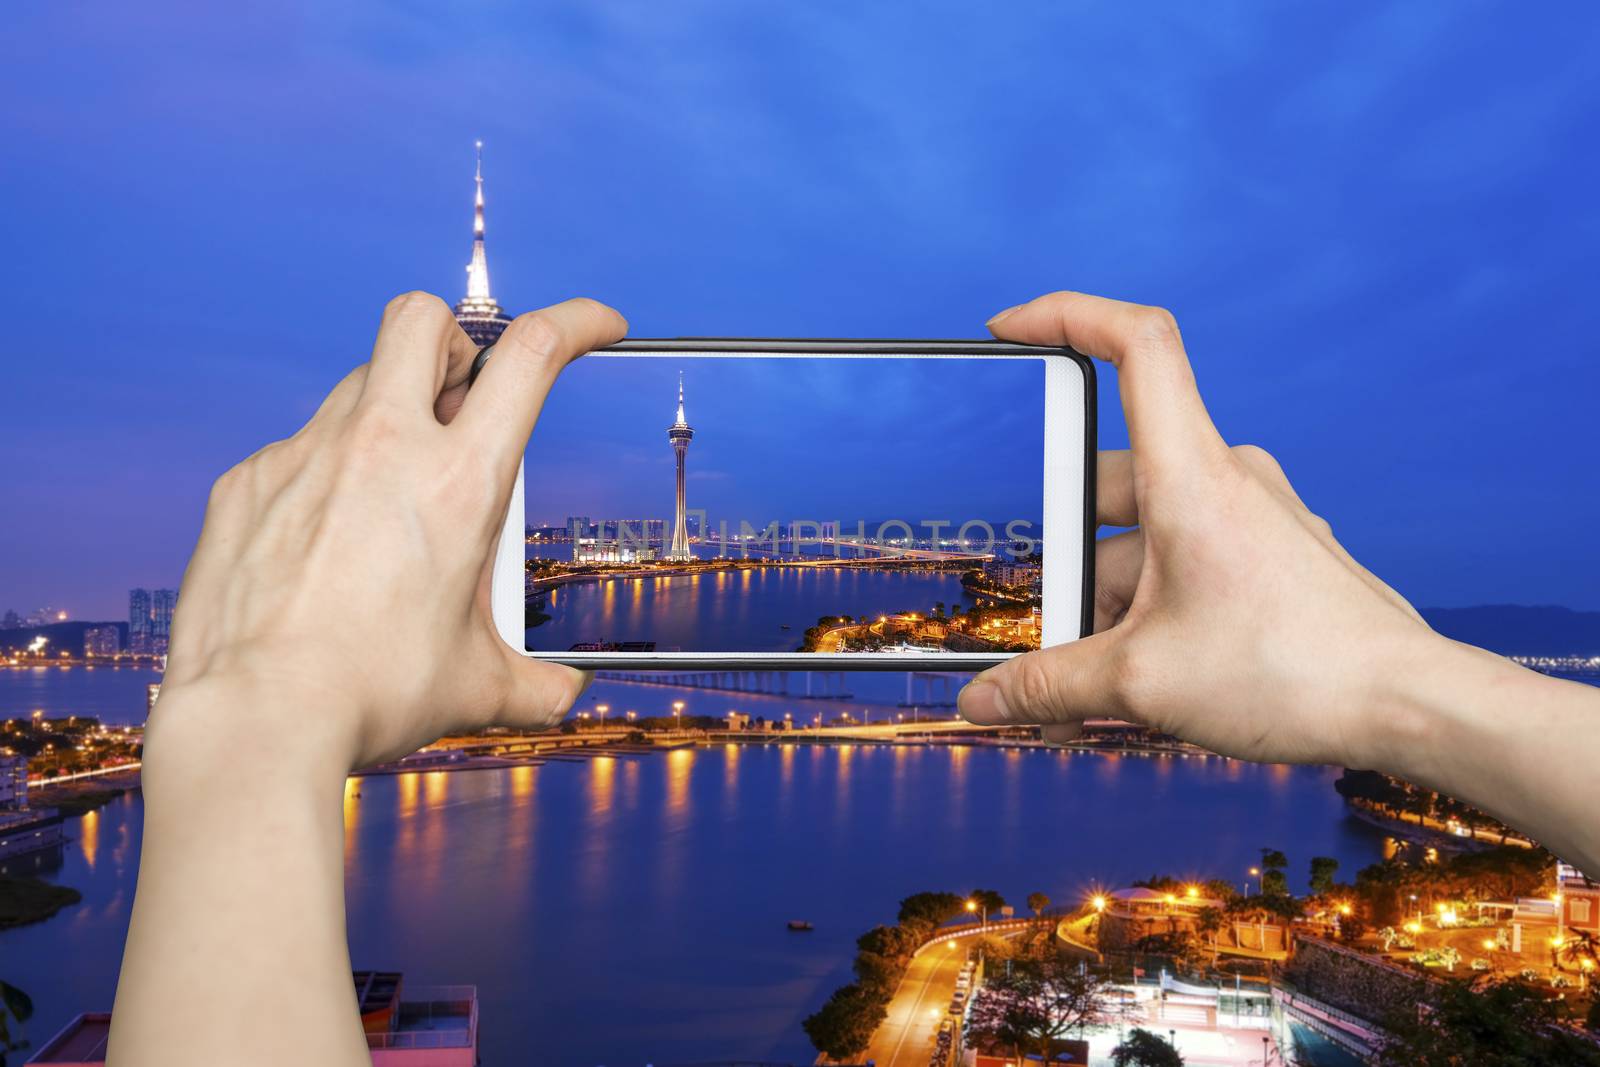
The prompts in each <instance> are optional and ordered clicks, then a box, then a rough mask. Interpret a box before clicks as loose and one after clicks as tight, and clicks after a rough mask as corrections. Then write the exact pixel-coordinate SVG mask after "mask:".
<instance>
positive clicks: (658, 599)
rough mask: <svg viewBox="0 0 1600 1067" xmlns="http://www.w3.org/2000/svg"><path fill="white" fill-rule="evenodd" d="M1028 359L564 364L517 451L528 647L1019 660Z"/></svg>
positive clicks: (1036, 506) (1035, 463) (1033, 473)
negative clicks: (521, 453) (1008, 656)
mask: <svg viewBox="0 0 1600 1067" xmlns="http://www.w3.org/2000/svg"><path fill="white" fill-rule="evenodd" d="M1045 364H1046V360H1045V359H1042V358H996V357H990V356H972V357H961V356H937V357H916V356H878V355H850V356H832V355H818V356H806V355H767V354H760V355H744V354H724V353H717V354H695V353H681V352H661V353H648V352H646V353H640V352H630V353H625V354H605V353H597V354H592V355H589V356H586V357H584V358H583V359H580V360H578V361H577V362H576V363H574V364H572V365H571V366H569V367H568V368H566V369H565V370H563V371H562V373H561V375H560V377H559V378H558V379H557V381H556V384H555V387H554V389H553V390H552V392H551V394H550V397H549V399H548V401H547V402H546V405H545V408H544V410H543V412H542V413H541V415H540V418H539V423H538V426H537V428H536V429H535V431H534V433H533V436H532V439H531V441H530V442H529V448H528V452H527V457H526V464H525V475H526V483H525V495H524V501H525V504H524V506H525V512H526V529H525V543H526V558H525V572H524V592H525V595H526V613H525V622H526V629H525V640H526V647H527V649H528V650H529V651H531V652H543V653H608V652H609V653H622V654H634V655H639V654H653V653H675V652H676V653H700V654H708V653H743V654H774V653H831V654H840V653H845V654H858V655H862V656H867V655H884V654H900V655H916V656H930V657H932V656H938V655H941V654H948V653H968V654H991V653H1006V652H1019V651H1026V650H1029V649H1034V648H1038V647H1039V646H1040V640H1041V633H1042V630H1043V623H1042V591H1043V588H1044V580H1043V578H1044V576H1043V566H1044V540H1043V538H1044V534H1045V530H1044V525H1043V523H1044V518H1045V509H1044V506H1043V501H1044V481H1045V437H1044V434H1045V417H1044V416H1045V412H1044V404H1045V375H1046V366H1045Z"/></svg>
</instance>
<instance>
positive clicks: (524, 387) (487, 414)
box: [452, 297, 628, 483]
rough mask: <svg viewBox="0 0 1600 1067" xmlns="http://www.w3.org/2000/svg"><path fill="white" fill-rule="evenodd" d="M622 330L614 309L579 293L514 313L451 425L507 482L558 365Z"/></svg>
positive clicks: (610, 340) (612, 339) (606, 342)
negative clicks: (470, 440) (475, 445)
mask: <svg viewBox="0 0 1600 1067" xmlns="http://www.w3.org/2000/svg"><path fill="white" fill-rule="evenodd" d="M627 332H628V323H627V320H626V319H624V318H623V317H622V316H621V315H619V314H617V312H616V311H614V310H612V309H611V308H609V307H607V306H606V305H604V304H602V303H600V302H599V301H597V300H589V299H586V298H582V297H580V298H578V299H576V300H566V301H563V302H562V303H560V304H555V305H553V306H551V307H547V308H542V309H541V310H539V311H530V312H528V313H527V314H525V315H519V316H517V318H516V319H515V321H513V322H512V323H511V325H510V326H507V327H506V331H505V333H503V334H501V335H500V339H499V340H498V341H496V342H495V343H494V353H493V356H492V358H490V359H489V361H488V362H487V363H485V364H484V365H483V370H482V371H481V372H480V373H479V375H478V380H477V382H476V383H475V384H474V385H473V386H472V390H471V391H470V392H469V393H468V394H467V397H466V402H465V403H464V404H463V405H462V408H461V413H460V414H459V415H457V416H456V419H455V421H454V422H453V423H452V425H453V426H455V427H458V428H459V429H460V431H461V432H462V433H465V434H467V435H469V436H471V437H473V438H475V439H476V441H477V442H478V446H479V447H480V448H481V449H482V450H483V451H484V452H485V453H486V454H487V455H488V456H489V457H490V459H491V461H492V462H493V463H495V465H496V466H497V467H499V468H501V474H502V475H504V477H505V478H506V479H507V481H508V483H509V480H510V479H511V478H513V477H514V476H515V475H516V470H517V466H518V465H519V464H521V462H522V453H523V451H524V450H525V449H526V448H527V447H528V438H529V436H531V435H532V433H533V426H534V423H535V422H537V421H538V419H539V411H540V409H541V408H543V407H544V399H545V397H546V396H548V395H549V394H550V386H551V385H552V384H554V382H555V380H556V375H557V374H559V373H560V372H561V368H562V367H565V366H566V365H567V364H568V363H570V362H572V361H573V360H574V359H577V358H578V357H579V356H581V355H583V354H584V353H585V352H592V351H593V350H595V349H596V348H604V347H605V346H606V345H609V344H613V343H615V342H617V341H620V340H622V338H623V337H624V336H625V335H626V334H627Z"/></svg>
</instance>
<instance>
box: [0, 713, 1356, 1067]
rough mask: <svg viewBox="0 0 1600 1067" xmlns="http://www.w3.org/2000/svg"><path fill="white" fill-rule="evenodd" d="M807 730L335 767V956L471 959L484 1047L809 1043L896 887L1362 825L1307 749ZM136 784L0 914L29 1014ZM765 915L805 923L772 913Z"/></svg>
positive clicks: (47, 990) (130, 862) (1057, 891)
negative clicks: (1256, 757) (811, 739)
mask: <svg viewBox="0 0 1600 1067" xmlns="http://www.w3.org/2000/svg"><path fill="white" fill-rule="evenodd" d="M806 749H807V752H806V753H804V754H802V753H801V752H799V751H798V746H797V744H796V743H794V742H792V741H784V742H780V743H776V744H772V745H765V746H755V745H751V746H743V747H738V748H733V749H730V748H728V747H726V746H723V745H717V746H715V747H712V748H706V749H702V750H699V751H698V752H696V751H692V750H689V749H680V750H674V751H671V752H662V753H651V754H647V755H641V756H637V757H634V756H623V757H615V758H611V757H607V758H603V759H595V760H592V761H585V762H568V761H551V762H549V763H546V764H543V765H541V766H538V767H533V766H527V765H523V766H516V767H510V768H506V769H503V770H478V771H472V772H459V773H441V772H431V773H426V774H417V773H407V774H402V775H394V776H382V775H380V776H371V777H368V778H363V779H360V783H359V791H360V793H361V794H362V795H361V798H360V799H359V800H356V799H354V797H353V793H351V792H350V791H349V789H350V787H348V786H347V792H346V835H347V836H346V849H347V855H348V860H347V869H348V872H349V877H348V883H347V885H348V889H347V894H348V901H349V911H348V925H349V935H350V941H351V951H352V960H353V962H354V963H355V964H356V965H357V966H381V967H394V968H396V969H401V970H404V971H405V972H406V973H407V975H408V977H409V978H410V979H412V980H414V981H416V982H418V983H419V984H428V983H431V982H439V983H450V982H471V983H474V984H476V985H477V986H478V988H479V993H480V998H481V1010H482V1013H483V1020H484V1025H483V1028H482V1031H481V1042H482V1049H481V1056H482V1060H483V1062H484V1063H486V1064H490V1063H523V1062H527V1060H528V1052H527V1050H528V1049H529V1048H530V1047H535V1045H537V1046H538V1047H539V1048H540V1055H539V1057H538V1058H539V1060H540V1062H549V1063H558V1064H578V1063H591V1064H592V1063H616V1062H629V1063H660V1062H702V1061H703V1060H704V1059H705V1057H706V1056H707V1052H708V1050H707V1041H708V1040H712V1043H713V1044H714V1045H715V1046H716V1047H715V1054H716V1055H719V1056H726V1057H728V1058H734V1057H738V1058H744V1059H750V1060H760V1061H764V1062H791V1063H798V1062H809V1061H810V1056H809V1055H808V1044H807V1041H806V1038H805V1036H804V1034H803V1033H802V1032H801V1031H800V1030H799V1027H798V1026H797V1020H798V1019H800V1018H802V1017H804V1016H805V1015H806V1014H807V1013H809V1012H811V1011H813V1010H815V1008H816V1006H817V1005H818V1004H819V1003H820V1002H821V999H822V998H823V997H824V996H825V995H826V993H827V991H828V989H830V988H832V987H833V986H835V985H838V984H840V983H842V982H844V981H847V980H848V966H849V960H850V957H851V955H852V954H853V952H854V946H853V939H854V938H855V937H856V936H857V935H858V934H859V933H860V932H861V931H863V930H865V929H867V928H869V927H870V926H872V925H873V924H874V923H879V922H884V921H887V920H892V919H893V917H894V912H895V907H896V904H897V902H898V901H899V900H900V899H901V898H902V897H904V896H905V895H907V894H908V893H910V892H915V891H917V890H922V889H949V890H953V891H963V890H966V889H968V888H970V887H971V886H973V885H975V884H976V885H992V886H994V887H995V888H996V889H998V890H1000V891H1001V892H1002V893H1004V894H1005V895H1006V896H1007V898H1008V899H1010V900H1011V901H1012V902H1017V901H1020V900H1021V899H1023V898H1024V897H1025V896H1026V895H1027V894H1028V893H1030V892H1033V891H1035V890H1039V891H1043V892H1045V893H1046V894H1047V895H1049V896H1051V897H1052V898H1054V899H1056V900H1058V901H1062V902H1066V901H1071V900H1078V899H1082V896H1083V893H1084V892H1085V891H1086V890H1087V889H1088V887H1091V886H1096V885H1099V886H1108V887H1113V888H1115V887H1118V886H1122V885H1127V884H1129V883H1130V882H1131V880H1133V879H1135V878H1141V877H1147V876H1149V875H1150V874H1153V873H1164V872H1170V873H1173V874H1185V873H1192V874H1194V875H1196V876H1215V877H1228V878H1234V877H1237V876H1238V873H1239V872H1241V871H1243V870H1245V869H1246V868H1248V867H1249V866H1250V865H1251V864H1252V863H1256V862H1259V858H1260V853H1259V851H1258V850H1259V849H1260V848H1261V847H1262V846H1263V845H1271V846H1274V847H1280V848H1284V849H1285V850H1286V851H1288V852H1289V853H1290V856H1291V873H1292V874H1293V875H1294V877H1295V880H1296V883H1297V885H1296V888H1297V889H1298V888H1303V886H1301V885H1300V884H1299V882H1300V880H1301V878H1302V877H1303V872H1304V870H1305V860H1306V857H1309V856H1312V855H1328V856H1334V857H1336V858H1338V859H1339V860H1340V863H1341V867H1342V868H1343V869H1346V870H1359V869H1360V868H1361V867H1363V866H1365V865H1366V864H1368V863H1371V862H1373V861H1374V860H1375V859H1377V858H1378V857H1379V856H1380V855H1381V852H1382V847H1383V842H1382V834H1381V833H1379V832H1377V831H1376V830H1374V829H1372V828H1371V827H1368V826H1367V825H1366V824H1364V823H1361V822H1359V821H1358V820H1354V819H1351V818H1349V817H1347V815H1346V813H1345V810H1344V807H1343V803H1342V801H1341V800H1340V799H1339V797H1338V795H1337V794H1336V793H1335V792H1334V790H1333V788H1332V782H1331V778H1332V775H1331V774H1330V773H1329V772H1326V771H1323V770H1319V769H1314V768H1290V769H1288V771H1287V773H1286V772H1285V771H1284V770H1280V769H1275V768H1274V769H1269V768H1262V767H1258V766H1255V765H1251V764H1233V763H1228V762H1223V761H1217V760H1198V759H1191V760H1169V761H1166V762H1167V764H1168V765H1167V766H1165V767H1162V766H1160V764H1161V763H1162V762H1163V761H1162V760H1160V759H1140V758H1131V759H1130V758H1120V757H1107V756H1102V755H1086V754H1076V755H1075V754H1071V753H1069V752H1064V751H1058V752H1054V753H1046V752H1043V751H1031V750H1030V751H1022V752H1015V751H1013V752H1007V751H1004V750H996V749H989V748H968V747H965V746H937V747H934V746H928V747H922V746H895V747H894V748H892V750H890V751H883V750H880V749H876V748H874V747H870V746H862V745H855V746H851V747H848V748H846V747H843V746H841V747H838V748H828V747H824V746H817V745H807V746H806ZM846 804H848V805H849V813H850V817H849V818H839V819H835V818H834V817H833V814H832V813H830V810H829V809H830V808H834V809H837V810H838V811H839V812H842V811H843V810H844V807H845V805H846ZM141 810H142V809H141V807H140V803H139V801H138V799H137V797H136V796H130V797H129V798H127V799H125V800H124V801H120V802H118V803H116V804H113V805H111V806H109V807H107V808H105V809H103V810H102V812H101V813H100V815H99V817H98V820H97V821H96V822H88V821H85V822H82V823H81V824H80V827H79V828H77V829H76V831H75V834H74V837H75V838H76V841H75V843H74V844H72V845H71V846H70V847H69V849H68V857H67V860H66V866H65V867H64V869H63V870H62V872H61V873H60V875H59V880H60V881H61V882H63V883H64V884H71V885H74V886H77V887H79V888H81V889H82V890H83V891H84V893H85V907H83V908H82V909H81V911H79V912H78V913H77V914H75V915H74V916H73V921H72V922H71V923H58V922H50V923H41V924H37V925H35V926H32V927H26V928H23V929H20V930H11V931H4V932H0V957H3V958H4V959H7V960H12V959H16V960H26V961H28V962H27V967H26V970H27V972H28V978H29V980H30V984H29V991H30V992H31V993H33V995H34V997H35V1001H36V1003H37V1004H38V1005H39V1012H38V1014H37V1015H36V1018H35V1022H34V1024H33V1026H34V1027H35V1028H36V1030H42V1031H44V1032H46V1033H51V1032H54V1031H55V1030H56V1029H58V1028H59V1027H60V1026H61V1025H63V1024H64V1023H65V1022H66V1021H67V1020H68V1019H69V1018H71V1015H72V1014H73V1013H76V1012H77V1011H81V1010H84V1009H85V1008H92V1007H97V1006H104V1005H108V1004H109V1003H110V1000H111V996H112V993H113V992H114V982H115V974H116V964H117V957H118V953H119V951H120V944H121V939H122V935H123V932H124V924H125V923H126V918H127V912H126V904H125V901H124V903H122V904H116V905H115V906H113V904H114V902H116V901H118V900H119V899H122V898H124V897H125V896H126V895H127V894H130V893H131V889H132V881H133V877H134V874H135V871H136V869H137V863H136V860H137V840H138V825H137V819H138V814H139V812H140V811H141ZM91 829H92V830H93V833H92V834H91V833H90V832H89V831H90V830H91ZM113 856H118V857H119V858H118V861H117V862H115V863H112V862H102V861H104V860H108V859H110V858H112V857H113ZM791 918H805V919H809V920H811V921H812V922H814V923H815V924H816V931H815V933H814V934H811V935H806V936H805V937H799V936H797V935H792V934H790V933H788V931H787V930H786V929H785V928H784V923H785V922H786V921H787V920H788V919H791ZM553 976H554V977H553ZM619 1004H621V1005H627V1010H619V1008H618V1007H617V1005H619ZM730 1019H731V1020H736V1021H737V1022H736V1024H734V1025H730V1023H729V1020H730Z"/></svg>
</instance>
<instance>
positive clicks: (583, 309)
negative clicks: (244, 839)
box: [150, 293, 627, 779]
mask: <svg viewBox="0 0 1600 1067" xmlns="http://www.w3.org/2000/svg"><path fill="white" fill-rule="evenodd" d="M626 329H627V324H626V323H625V322H624V321H623V319H622V317H621V316H620V315H618V314H617V313H616V312H615V311H612V310H611V309H610V308H608V307H605V306H604V305H602V304H598V303H595V302H593V301H589V300H570V301H567V302H566V303H563V304H557V305H556V306H554V307H551V308H546V309H545V310H543V311H536V312H532V313H530V314H527V315H523V316H521V317H519V318H518V319H517V320H516V321H515V322H513V323H512V324H511V325H510V326H509V327H508V328H507V329H506V332H505V334H504V336H502V337H501V338H500V340H499V342H498V343H497V344H496V346H495V350H494V357H493V358H492V359H491V360H489V362H488V363H487V364H486V365H485V366H484V368H483V371H482V373H481V375H480V377H479V379H478V382H477V384H476V385H475V386H474V388H473V390H472V392H471V394H470V395H469V394H468V393H467V374H468V371H469V369H470V367H471V363H472V360H473V357H474V356H475V355H476V353H477V346H476V345H474V344H473V343H472V341H471V340H470V339H469V338H468V337H467V335H466V334H465V333H464V332H462V330H461V328H460V326H458V325H457V324H456V322H455V319H454V318H453V317H452V315H451V313H450V309H449V307H447V306H446V305H445V303H444V302H443V301H442V300H440V299H438V298H437V297H434V296H429V295H427V294H425V293H407V294H405V295H403V296H400V297H397V298H396V299H395V300H393V301H391V302H390V304H389V305H388V307H387V308H385V309H384V313H383V321H382V324H381V325H380V326H379V329H378V338H377V343H376V344H375V345H374V347H373V352H372V360H371V362H370V363H366V364H363V365H362V366H360V367H357V368H356V369H355V370H354V371H353V372H351V374H350V375H349V376H348V377H346V378H345V379H344V381H342V382H341V383H339V385H338V387H337V388H335V389H334V390H333V392H332V393H331V394H329V396H328V398H327V399H326V400H325V401H324V402H323V404H322V406H321V408H320V409H318V411H317V413H316V415H315V416H313V417H312V419H311V421H310V422H309V423H307V424H306V426H305V427H304V428H303V429H301V430H300V432H298V433H296V434H295V435H294V436H293V437H291V438H289V439H288V440H287V441H279V442H277V443H275V444H271V445H268V446H267V447H266V448H264V449H262V450H261V451H260V452H257V453H256V454H255V455H253V456H251V457H250V458H249V459H247V460H245V461H244V462H243V463H241V464H239V465H238V466H236V467H234V468H233V469H232V470H230V471H228V472H227V473H226V474H224V475H223V476H222V477H221V478H220V479H218V481H217V483H216V485H215V487H214V488H213V489H212V492H211V500H210V502H209V504H208V505H207V508H206V519H205V527H204V530H203V531H202V533H201V535H200V542H199V545H198V547H197V548H196V549H195V553H194V557H193V559H192V560H191V561H190V563H189V569H188V572H187V573H186V574H185V576H184V579H183V587H182V597H181V600H180V603H179V607H178V611H177V616H176V619H175V620H174V624H173V636H172V647H171V654H170V657H169V660H168V664H167V671H166V677H165V682H164V685H163V691H162V695H161V700H160V706H158V707H157V709H156V711H155V713H154V715H153V717H152V721H151V724H150V739H151V748H152V751H153V753H154V754H155V755H156V756H159V755H160V753H161V750H162V746H163V745H166V744H169V743H171V742H172V741H173V740H174V738H175V737H177V736H180V735H185V734H187V733H189V732H190V731H193V730H196V729H199V730H205V731H210V732H215V731H217V730H219V729H227V728H228V726H229V725H231V724H230V723H229V720H230V718H236V717H238V718H242V717H246V715H247V714H248V718H249V722H248V723H247V724H242V725H245V726H246V727H247V729H248V730H250V731H251V733H252V734H253V736H255V737H257V738H265V737H268V736H270V737H272V738H274V743H275V744H281V743H282V739H284V738H286V737H292V738H295V739H298V741H299V742H300V743H301V744H303V745H304V746H306V747H308V748H311V749H314V750H315V751H316V752H317V753H318V754H320V755H322V756H324V757H326V758H327V760H328V761H329V763H330V764H331V767H330V769H332V770H336V771H337V772H338V774H339V777H340V778H341V779H342V777H343V773H344V772H345V771H348V770H349V769H351V768H352V767H356V766H361V765H364V764H369V763H372V762H376V761H380V760H386V759H394V758H397V757H399V756H402V755H405V754H406V753H409V752H412V751H414V750H416V749H417V748H419V747H421V746H422V745H424V744H427V743H428V742H430V741H433V740H435V739H436V738H438V737H439V736H441V735H442V734H445V733H447V732H451V731H455V730H469V729H478V728H481V727H485V726H490V725H506V726H515V727H522V728H532V729H539V728H543V727H548V726H552V725H554V724H555V723H556V722H557V721H559V720H560V719H561V717H562V716H563V715H564V714H565V713H566V711H567V709H568V708H569V707H570V706H571V704H572V702H573V700H574V699H576V697H577V695H578V693H579V692H580V691H581V690H582V687H583V684H584V681H585V677H584V675H582V674H581V673H580V672H578V671H574V670H571V669H569V668H566V667H561V666H557V665H555V664H550V663H543V662H538V661H534V660H530V659H527V658H525V657H523V656H520V655H518V654H517V653H516V652H515V651H513V650H512V649H510V648H508V647H507V646H506V644H505V642H504V641H503V640H502V639H501V638H500V636H499V635H498V634H497V633H496V631H495V628H494V625H493V622H492V621H491V619H490V615H489V582H490V572H491V569H492V564H493V559H494V552H495V546H496V541H497V538H498V536H499V533H500V530H501V524H502V523H503V522H504V520H505V514H506V507H507V502H508V500H509V499H510V494H511V489H512V485H513V483H514V481H515V478H516V472H517V469H518V467H519V465H520V464H521V462H522V454H523V450H524V449H525V448H526V446H527V441H528V435H529V434H530V433H531V432H532V429H533V424H534V420H535V419H536V418H537V417H538V414H539V409H540V407H541V405H542V404H543V402H544V398H545V396H546V394H547V393H548V392H549V390H550V386H551V383H552V382H553V381H554V380H555V377H556V374H557V373H558V372H559V371H560V370H561V368H562V367H563V366H565V365H566V364H567V363H568V362H569V361H571V360H572V359H574V358H575V357H577V356H580V355H582V354H583V353H585V352H587V351H589V350H591V349H594V348H598V347H601V346H603V345H607V344H610V343H612V342H614V341H616V340H618V339H620V338H621V337H622V336H623V334H624V333H625V332H626ZM195 693H204V694H206V699H203V700H190V699H186V697H187V696H188V695H191V694H195ZM245 696H259V697H263V698H265V699H260V700H247V699H243V697H245ZM246 707H248V708H249V711H248V713H246V712H245V711H243V710H241V709H243V708H246ZM313 707H314V708H315V709H316V710H315V711H312V710H311V709H312V708H313ZM164 712H168V714H163V713H164ZM263 715H266V716H268V718H266V719H265V721H263V719H262V716H263ZM175 718H176V719H177V720H179V721H174V720H175Z"/></svg>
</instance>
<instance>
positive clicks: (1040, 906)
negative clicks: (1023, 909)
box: [1028, 893, 1050, 917]
mask: <svg viewBox="0 0 1600 1067" xmlns="http://www.w3.org/2000/svg"><path fill="white" fill-rule="evenodd" d="M1049 906H1050V898H1049V897H1047V896H1045V895H1044V894H1043V893H1029V894H1028V907H1030V908H1032V909H1033V914H1034V915H1035V916H1036V917H1043V915H1044V909H1046V908H1048V907H1049Z"/></svg>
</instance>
